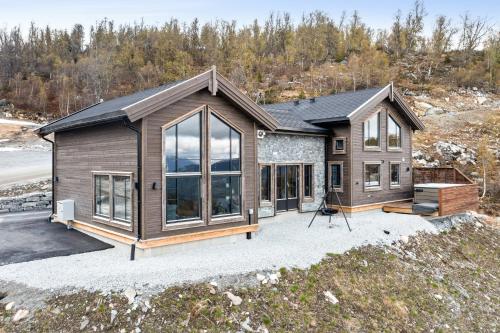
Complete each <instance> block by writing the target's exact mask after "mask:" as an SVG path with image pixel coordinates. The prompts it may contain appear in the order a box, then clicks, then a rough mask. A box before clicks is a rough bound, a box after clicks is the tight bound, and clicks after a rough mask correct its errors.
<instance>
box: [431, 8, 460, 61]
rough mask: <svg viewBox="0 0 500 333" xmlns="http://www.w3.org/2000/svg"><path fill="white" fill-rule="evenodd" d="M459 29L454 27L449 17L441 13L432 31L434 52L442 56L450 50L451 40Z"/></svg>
mask: <svg viewBox="0 0 500 333" xmlns="http://www.w3.org/2000/svg"><path fill="white" fill-rule="evenodd" d="M457 31H458V30H457V29H456V28H454V27H453V25H452V22H451V19H447V18H446V16H444V15H439V16H438V17H437V19H436V25H435V27H434V31H433V32H432V39H431V48H432V51H433V53H434V54H435V55H438V56H440V55H441V54H443V53H444V52H446V51H448V50H449V49H450V47H451V40H452V38H453V36H454V35H455V34H456V33H457Z"/></svg>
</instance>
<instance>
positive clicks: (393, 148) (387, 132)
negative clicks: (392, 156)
mask: <svg viewBox="0 0 500 333" xmlns="http://www.w3.org/2000/svg"><path fill="white" fill-rule="evenodd" d="M391 119H392V121H394V123H395V124H396V126H398V127H399V147H392V146H390V145H389V121H390V120H391ZM386 144H387V147H386V148H387V151H389V152H401V151H402V150H403V127H402V126H401V124H400V123H399V122H398V121H397V120H396V119H395V118H394V117H393V116H392V115H391V114H390V113H389V112H387V121H386Z"/></svg>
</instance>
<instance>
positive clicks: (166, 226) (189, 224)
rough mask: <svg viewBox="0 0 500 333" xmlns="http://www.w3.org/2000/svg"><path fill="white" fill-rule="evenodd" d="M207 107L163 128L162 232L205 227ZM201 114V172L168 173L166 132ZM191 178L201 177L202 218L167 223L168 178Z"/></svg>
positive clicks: (200, 108) (195, 110) (196, 110)
mask: <svg viewBox="0 0 500 333" xmlns="http://www.w3.org/2000/svg"><path fill="white" fill-rule="evenodd" d="M206 109H207V107H206V105H203V106H200V107H198V108H196V109H194V110H192V111H190V112H188V113H186V114H184V115H182V116H180V117H178V118H176V119H175V120H173V121H171V122H168V123H166V124H164V125H162V126H161V149H162V150H161V158H162V187H161V197H162V223H161V224H162V231H169V230H177V229H184V228H193V227H200V226H205V225H206V224H205V205H204V198H206V193H205V191H206V189H205V188H206V186H204V184H205V178H206V175H205V172H204V170H205V168H206V167H205V160H206V153H205V151H206V149H205V147H206V138H205V137H206V135H205V134H206V133H205V131H204V129H205V127H206V113H207V112H206ZM198 113H200V114H201V116H200V120H201V124H200V141H201V144H200V171H199V172H167V165H166V154H165V133H166V130H167V129H169V128H171V127H173V126H175V125H178V124H179V123H181V122H183V121H184V120H187V119H188V118H191V117H192V116H194V115H195V114H198ZM168 176H170V177H190V176H198V177H200V178H199V179H200V217H199V218H192V219H181V220H172V221H171V222H167V193H166V191H167V177H168Z"/></svg>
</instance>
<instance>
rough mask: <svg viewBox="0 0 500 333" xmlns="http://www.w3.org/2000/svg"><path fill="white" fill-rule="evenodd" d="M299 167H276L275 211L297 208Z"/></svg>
mask: <svg viewBox="0 0 500 333" xmlns="http://www.w3.org/2000/svg"><path fill="white" fill-rule="evenodd" d="M298 175H299V166H298V165H278V166H277V167H276V210H277V211H286V210H293V209H297V208H298V207H299V195H298V194H299V188H298V186H299V182H298Z"/></svg>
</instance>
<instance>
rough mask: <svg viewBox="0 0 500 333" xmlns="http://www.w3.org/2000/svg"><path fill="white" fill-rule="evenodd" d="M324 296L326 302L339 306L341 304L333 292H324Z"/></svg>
mask: <svg viewBox="0 0 500 333" xmlns="http://www.w3.org/2000/svg"><path fill="white" fill-rule="evenodd" d="M323 295H325V298H326V300H327V301H328V302H330V303H332V304H337V303H338V302H339V300H338V299H337V297H335V295H333V294H332V292H331V291H329V290H328V291H325V292H323Z"/></svg>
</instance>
